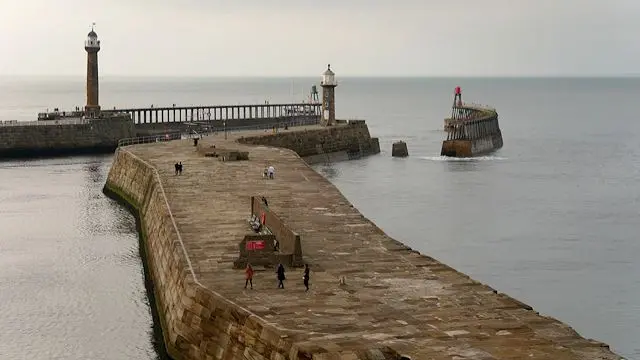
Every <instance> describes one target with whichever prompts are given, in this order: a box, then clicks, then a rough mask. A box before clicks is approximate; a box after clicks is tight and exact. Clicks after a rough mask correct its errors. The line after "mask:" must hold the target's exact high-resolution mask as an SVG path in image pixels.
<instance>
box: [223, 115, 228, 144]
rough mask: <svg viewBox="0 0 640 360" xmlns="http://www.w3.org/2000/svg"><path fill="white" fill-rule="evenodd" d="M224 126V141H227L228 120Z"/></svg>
mask: <svg viewBox="0 0 640 360" xmlns="http://www.w3.org/2000/svg"><path fill="white" fill-rule="evenodd" d="M222 125H223V126H224V139H225V140H227V119H225V120H224V122H223V123H222Z"/></svg>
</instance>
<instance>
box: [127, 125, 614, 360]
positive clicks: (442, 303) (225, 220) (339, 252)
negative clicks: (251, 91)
mask: <svg viewBox="0 0 640 360" xmlns="http://www.w3.org/2000/svg"><path fill="white" fill-rule="evenodd" d="M304 129H305V128H304V127H302V128H297V129H295V130H293V129H292V130H289V131H301V130H304ZM255 134H264V132H263V131H258V132H253V134H252V135H255ZM242 135H244V136H248V135H250V134H246V133H233V134H229V138H228V140H224V138H223V137H221V136H219V135H218V136H211V137H205V138H204V139H202V140H201V142H203V143H207V144H215V145H216V147H217V148H233V149H238V150H242V151H249V159H250V160H248V161H235V162H222V161H218V159H215V158H208V157H204V156H202V155H200V154H198V152H197V151H196V150H195V147H194V146H193V144H192V142H191V141H190V140H183V141H171V142H165V143H157V144H142V145H134V146H128V147H124V148H121V149H120V151H129V152H131V153H133V154H134V155H136V156H138V157H140V158H141V159H143V160H145V161H147V162H148V163H150V164H151V165H153V166H154V167H155V168H156V169H157V170H158V172H159V174H160V177H161V181H162V184H163V186H164V190H165V192H166V196H167V199H168V204H169V206H170V208H171V213H172V214H173V217H174V219H175V222H176V225H177V228H178V230H179V232H180V235H181V238H182V241H183V242H184V245H185V247H186V252H187V256H188V258H189V260H190V262H191V264H192V266H193V269H194V272H195V274H196V277H197V278H198V280H199V282H201V283H202V284H203V285H204V286H205V287H208V288H210V289H213V290H215V291H216V292H218V293H220V294H222V295H223V296H225V297H227V298H228V299H232V300H233V301H234V302H235V303H237V304H239V305H241V306H242V307H245V308H246V309H249V310H250V311H251V312H253V313H254V314H256V315H257V316H259V317H260V318H262V319H264V320H266V321H268V322H271V323H273V324H275V325H277V327H278V328H280V329H283V332H285V333H287V334H291V335H289V339H290V340H295V341H296V342H304V343H307V344H317V345H319V346H322V347H323V348H325V349H330V350H331V351H335V352H340V351H345V352H346V351H353V352H362V351H365V350H367V349H370V348H374V347H379V346H380V345H386V346H388V347H390V348H392V349H394V350H396V351H397V352H399V353H400V354H404V355H406V356H407V357H409V358H411V359H413V360H416V359H555V360H562V359H619V357H618V356H616V355H615V354H613V353H611V352H610V351H609V349H608V348H607V347H606V346H605V345H604V344H601V343H599V342H597V341H592V340H585V339H583V338H582V337H580V336H579V335H578V334H577V333H576V332H575V331H573V330H572V329H571V328H570V327H568V326H567V325H565V324H563V323H561V322H559V321H557V320H555V319H552V318H549V317H544V316H541V315H539V314H537V313H536V312H535V311H532V310H531V309H530V308H529V307H528V306H526V305H524V304H522V303H519V302H517V301H516V300H514V299H511V298H510V297H508V296H505V295H502V294H497V293H496V292H495V291H494V290H493V289H491V288H490V287H488V286H486V285H483V284H480V283H478V282H476V281H474V280H472V279H470V278H469V277H467V276H466V275H464V274H462V273H460V272H458V271H456V270H454V269H452V268H450V267H448V266H446V265H444V264H442V263H440V262H438V261H436V260H434V259H432V258H430V257H428V256H424V255H420V254H418V253H417V252H415V251H412V250H411V249H408V248H407V247H405V246H403V245H402V244H400V243H398V242H397V241H395V240H393V239H391V238H389V237H388V236H387V235H385V234H384V233H382V231H381V230H380V229H379V228H377V227H376V226H375V225H374V224H373V223H371V222H370V221H369V220H367V219H366V218H364V217H363V216H362V215H361V214H360V213H359V212H358V210H357V209H356V208H354V207H353V206H352V205H351V204H350V203H349V202H348V201H347V200H346V199H345V198H344V197H343V195H342V194H341V193H340V192H339V191H338V190H337V189H336V188H335V187H334V186H333V185H332V184H331V183H330V182H329V181H328V180H326V179H324V178H323V177H322V176H321V175H319V174H318V173H316V172H315V171H314V170H313V169H311V168H310V167H309V166H308V165H307V164H306V163H304V162H303V161H302V160H301V159H300V158H299V157H297V156H296V155H295V154H294V153H293V152H291V151H289V150H283V149H277V148H268V147H262V146H248V145H241V144H238V143H236V142H235V141H236V139H237V137H239V136H242ZM178 161H181V162H182V164H183V166H184V172H183V174H182V175H180V176H176V175H175V174H174V166H173V165H174V163H176V162H178ZM266 165H273V166H274V167H275V169H276V173H275V179H273V180H267V179H264V178H263V177H262V171H263V169H264V167H265V166H266ZM256 195H257V196H260V195H262V196H265V197H266V198H267V200H268V202H269V208H270V209H271V210H272V211H274V212H275V213H277V214H278V215H279V216H280V217H281V218H282V219H283V221H284V222H285V223H286V224H287V225H288V226H290V227H291V229H292V230H294V231H296V232H298V233H299V234H300V235H301V237H302V250H303V256H304V261H305V262H307V263H309V264H310V267H311V290H310V291H309V292H308V293H305V291H304V287H303V285H302V270H301V269H287V281H286V282H285V289H284V290H281V289H280V290H279V289H277V286H276V276H275V270H274V269H261V268H257V269H255V270H256V274H255V276H254V279H253V287H254V289H253V290H249V289H244V288H243V287H244V271H242V270H238V269H234V268H233V261H234V260H235V259H236V258H237V257H238V243H239V241H240V240H241V239H242V237H243V236H244V235H245V234H247V233H248V232H249V230H250V229H249V225H248V222H247V219H248V217H249V215H250V200H249V199H250V196H256ZM389 211H391V210H389ZM424 237H425V239H428V237H429V234H424ZM342 277H344V279H345V281H344V284H343V285H342V284H340V281H339V279H341V278H342ZM314 359H315V356H314Z"/></svg>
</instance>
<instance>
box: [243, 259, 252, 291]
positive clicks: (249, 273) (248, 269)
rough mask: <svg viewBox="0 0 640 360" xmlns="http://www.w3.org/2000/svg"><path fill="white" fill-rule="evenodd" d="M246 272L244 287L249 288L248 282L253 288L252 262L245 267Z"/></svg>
mask: <svg viewBox="0 0 640 360" xmlns="http://www.w3.org/2000/svg"><path fill="white" fill-rule="evenodd" d="M244 274H245V281H244V288H245V289H246V288H247V284H251V288H252V289H253V268H252V267H251V264H247V267H246V268H245V269H244Z"/></svg>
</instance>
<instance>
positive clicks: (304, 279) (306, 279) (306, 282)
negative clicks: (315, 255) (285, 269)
mask: <svg viewBox="0 0 640 360" xmlns="http://www.w3.org/2000/svg"><path fill="white" fill-rule="evenodd" d="M302 282H303V283H304V287H305V289H306V290H305V292H306V291H309V264H304V275H302Z"/></svg>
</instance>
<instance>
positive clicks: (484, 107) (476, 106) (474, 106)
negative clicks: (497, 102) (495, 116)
mask: <svg viewBox="0 0 640 360" xmlns="http://www.w3.org/2000/svg"><path fill="white" fill-rule="evenodd" d="M459 107H462V108H471V109H479V110H490V111H496V108H495V107H493V106H489V105H485V104H477V103H470V102H465V103H462V106H459Z"/></svg>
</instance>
